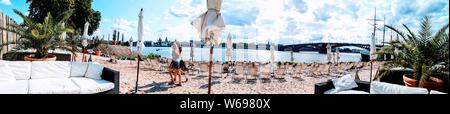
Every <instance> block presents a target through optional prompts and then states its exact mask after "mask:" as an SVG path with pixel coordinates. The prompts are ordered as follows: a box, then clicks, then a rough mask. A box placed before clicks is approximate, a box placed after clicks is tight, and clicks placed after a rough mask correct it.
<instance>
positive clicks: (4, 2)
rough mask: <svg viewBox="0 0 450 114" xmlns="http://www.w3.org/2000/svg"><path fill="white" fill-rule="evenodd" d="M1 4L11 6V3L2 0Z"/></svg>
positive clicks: (8, 0)
mask: <svg viewBox="0 0 450 114" xmlns="http://www.w3.org/2000/svg"><path fill="white" fill-rule="evenodd" d="M1 3H2V4H4V5H7V6H9V5H11V1H10V0H2V1H1Z"/></svg>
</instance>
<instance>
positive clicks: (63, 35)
mask: <svg viewBox="0 0 450 114" xmlns="http://www.w3.org/2000/svg"><path fill="white" fill-rule="evenodd" d="M62 26H63V27H65V26H66V25H65V23H62ZM60 37H61V40H66V37H67V33H66V32H63V33H62V34H61V36H60Z"/></svg>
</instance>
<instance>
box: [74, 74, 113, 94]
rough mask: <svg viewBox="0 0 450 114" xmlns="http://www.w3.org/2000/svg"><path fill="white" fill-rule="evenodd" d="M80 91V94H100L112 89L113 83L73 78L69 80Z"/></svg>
mask: <svg viewBox="0 0 450 114" xmlns="http://www.w3.org/2000/svg"><path fill="white" fill-rule="evenodd" d="M70 79H72V81H73V82H75V84H77V85H78V87H80V89H81V92H80V93H81V94H94V93H101V92H105V91H108V90H111V89H113V88H114V83H111V82H109V81H106V80H96V79H90V78H81V77H75V78H70Z"/></svg>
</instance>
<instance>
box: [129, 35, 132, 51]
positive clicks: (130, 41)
mask: <svg viewBox="0 0 450 114" xmlns="http://www.w3.org/2000/svg"><path fill="white" fill-rule="evenodd" d="M129 43H130V49H131V48H132V47H133V37H131V38H130V40H129Z"/></svg>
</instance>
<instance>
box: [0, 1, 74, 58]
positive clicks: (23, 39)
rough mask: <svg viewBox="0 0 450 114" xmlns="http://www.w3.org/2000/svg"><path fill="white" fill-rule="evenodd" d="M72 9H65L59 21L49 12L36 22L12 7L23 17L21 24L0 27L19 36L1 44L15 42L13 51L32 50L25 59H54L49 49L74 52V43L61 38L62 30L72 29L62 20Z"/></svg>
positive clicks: (68, 15)
mask: <svg viewBox="0 0 450 114" xmlns="http://www.w3.org/2000/svg"><path fill="white" fill-rule="evenodd" d="M72 12H73V11H67V12H65V13H64V16H63V17H62V19H61V20H59V21H54V20H53V17H52V16H51V14H50V13H48V14H47V17H45V19H44V21H43V22H36V21H35V20H32V19H30V18H29V17H27V16H25V15H24V14H23V13H21V12H20V11H18V10H16V9H14V13H16V14H17V15H19V17H21V18H22V19H23V23H22V24H21V25H12V26H13V27H12V28H4V27H0V29H1V30H5V31H9V32H13V33H15V34H17V35H18V36H19V38H18V40H17V41H16V42H8V43H5V44H2V46H3V45H9V44H16V46H15V48H14V49H13V51H12V52H13V53H18V52H19V51H22V50H29V49H31V50H32V53H33V54H29V55H25V57H24V60H26V61H54V60H56V56H55V55H53V54H50V53H49V52H48V51H49V50H54V49H64V50H68V51H71V52H72V53H75V51H76V50H77V49H76V48H73V47H74V46H73V45H74V44H73V43H71V42H70V41H69V40H71V39H61V38H60V35H61V34H62V33H63V32H66V33H69V34H71V33H73V32H74V31H73V29H71V28H69V27H65V26H64V22H65V21H66V20H67V19H68V18H69V17H70V16H71V15H72Z"/></svg>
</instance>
